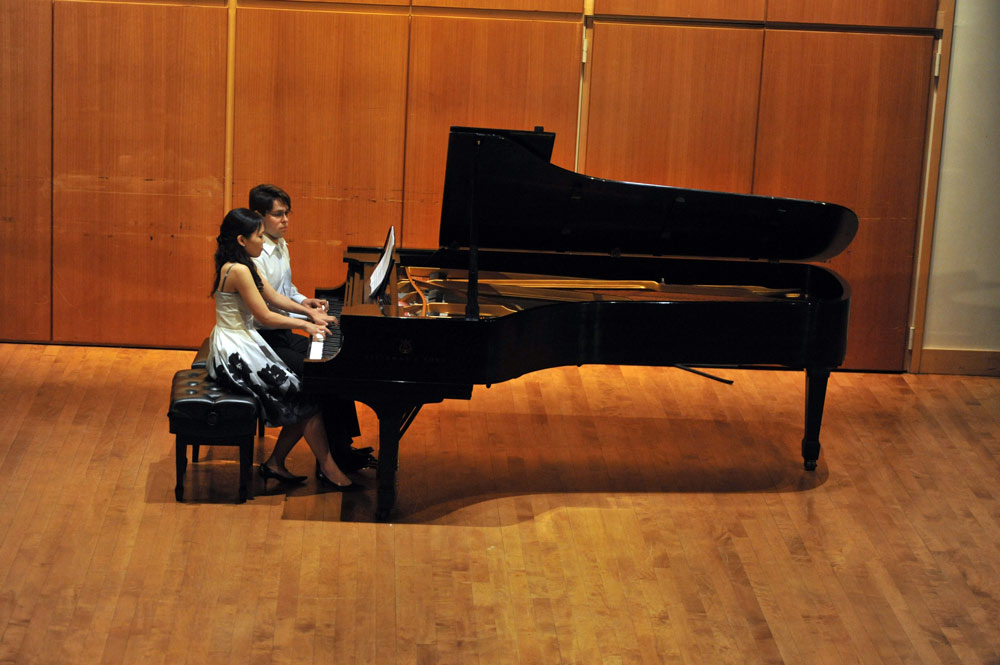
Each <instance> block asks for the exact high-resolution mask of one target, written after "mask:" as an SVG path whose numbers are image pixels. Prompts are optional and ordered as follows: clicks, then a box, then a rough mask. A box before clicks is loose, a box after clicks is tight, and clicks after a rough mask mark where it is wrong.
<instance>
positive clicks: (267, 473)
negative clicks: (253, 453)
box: [257, 464, 306, 483]
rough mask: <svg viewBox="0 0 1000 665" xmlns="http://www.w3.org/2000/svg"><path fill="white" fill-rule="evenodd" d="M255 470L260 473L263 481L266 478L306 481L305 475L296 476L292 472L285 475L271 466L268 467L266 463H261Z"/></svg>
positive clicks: (287, 481)
mask: <svg viewBox="0 0 1000 665" xmlns="http://www.w3.org/2000/svg"><path fill="white" fill-rule="evenodd" d="M257 470H258V473H260V477H261V478H263V479H264V480H265V481H266V480H267V479H268V478H273V479H274V480H277V481H278V482H279V483H304V482H306V476H296V475H294V474H292V475H288V476H286V475H284V474H281V473H278V472H277V471H275V470H274V469H272V468H271V467H269V466H268V465H266V464H261V465H260V466H258V467H257Z"/></svg>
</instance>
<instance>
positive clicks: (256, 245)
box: [240, 224, 264, 259]
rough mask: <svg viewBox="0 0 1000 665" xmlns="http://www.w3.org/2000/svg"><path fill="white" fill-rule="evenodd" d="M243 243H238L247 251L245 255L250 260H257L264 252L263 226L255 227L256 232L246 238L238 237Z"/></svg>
mask: <svg viewBox="0 0 1000 665" xmlns="http://www.w3.org/2000/svg"><path fill="white" fill-rule="evenodd" d="M240 238H242V239H243V241H242V242H241V243H240V244H241V245H243V247H244V248H246V250H247V254H249V255H250V258H253V259H255V258H257V257H258V256H260V253H261V252H262V251H264V226H263V224H262V225H260V226H258V227H257V230H256V231H254V232H253V233H251V234H250V236H249V237H247V236H240Z"/></svg>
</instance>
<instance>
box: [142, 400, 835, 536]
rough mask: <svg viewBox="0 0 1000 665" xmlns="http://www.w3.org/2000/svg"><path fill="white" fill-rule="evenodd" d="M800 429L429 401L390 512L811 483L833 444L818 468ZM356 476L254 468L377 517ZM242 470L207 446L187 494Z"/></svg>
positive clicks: (399, 515) (304, 506)
mask: <svg viewBox="0 0 1000 665" xmlns="http://www.w3.org/2000/svg"><path fill="white" fill-rule="evenodd" d="M371 424H373V423H371ZM374 429H375V428H374V427H372V428H368V429H367V431H371V432H372V434H373V435H374V431H373V430H374ZM269 434H270V433H269ZM832 434H833V431H831V432H830V435H832ZM799 437H801V424H800V423H799V419H798V417H794V418H793V417H791V416H789V417H782V416H776V415H775V414H774V413H762V414H761V415H759V416H757V415H754V416H752V417H747V416H745V415H743V416H741V417H740V418H739V419H738V420H727V419H722V418H719V419H716V418H691V417H676V418H651V417H637V416H631V415H625V414H609V415H592V414H584V413H576V414H567V415H549V414H539V413H524V412H505V411H487V412H481V411H478V410H475V409H464V410H463V409H462V408H460V407H454V406H444V405H429V406H427V407H425V410H424V412H423V413H422V414H421V417H420V418H417V420H416V421H415V422H414V424H413V426H412V427H411V428H410V430H409V431H408V432H407V434H406V436H404V437H403V440H402V441H401V442H400V455H399V471H398V472H397V488H398V493H397V500H396V505H395V510H394V512H393V516H392V518H391V521H392V522H394V523H402V524H407V523H410V524H442V525H449V524H450V525H462V526H507V525H510V524H515V523H519V522H524V521H530V520H533V519H535V518H537V517H539V516H540V515H542V514H544V513H545V512H548V511H550V510H556V509H560V508H568V507H584V506H588V507H595V506H617V507H620V499H621V498H623V497H627V496H630V495H638V494H648V495H659V496H662V497H669V495H671V494H683V493H730V494H731V493H746V492H804V491H809V490H812V489H815V488H817V487H819V486H821V485H822V484H824V483H825V482H826V480H827V478H828V472H827V468H826V465H825V464H824V463H823V456H822V454H821V456H820V465H819V467H818V468H817V469H816V471H813V472H808V471H805V470H804V469H803V468H802V457H801V455H800V450H799ZM270 438H273V437H269V440H268V441H267V443H266V444H265V447H266V448H270V446H272V445H273V441H271V440H270ZM366 443H367V442H366ZM263 454H264V450H263V448H262V449H259V450H258V451H257V455H258V456H262V455H263ZM259 462H260V460H257V459H255V464H256V463H259ZM312 464H313V462H312V457H311V454H310V453H309V451H308V449H307V447H306V446H305V445H304V444H303V445H300V446H296V448H295V449H294V450H293V451H292V454H291V455H290V456H289V468H291V469H293V470H296V471H297V472H300V473H310V472H311V469H312ZM153 466H154V467H155V468H151V474H150V480H151V484H150V485H149V486H148V487H147V500H150V501H171V502H172V501H173V500H174V499H173V484H174V481H175V478H174V468H173V456H172V455H169V456H165V457H164V458H162V459H161V460H158V461H157V462H155V463H154V465H153ZM355 478H356V479H357V481H358V482H360V483H361V484H363V485H364V486H365V487H366V488H367V489H366V490H365V491H363V492H357V493H348V494H341V493H340V492H332V491H330V490H327V489H324V488H322V487H321V486H319V484H318V483H317V482H316V481H315V479H314V478H312V477H311V473H310V478H309V480H308V481H307V482H306V483H305V484H303V485H300V486H297V485H282V484H278V483H275V482H273V481H271V482H270V483H267V484H266V485H265V484H264V483H263V481H262V480H261V478H260V477H259V476H258V475H257V474H256V473H254V476H253V483H254V495H255V499H254V500H252V501H251V502H250V503H251V504H253V503H260V502H264V503H267V504H268V505H271V504H273V503H279V502H282V503H283V504H284V510H283V511H282V512H283V515H282V517H283V519H291V520H308V521H317V520H318V521H332V522H337V521H343V522H371V521H373V520H374V513H375V487H376V479H375V477H374V472H372V471H371V470H366V471H363V472H360V473H359V474H357V475H356V476H355ZM238 480H239V464H238V462H237V460H236V454H235V451H234V449H233V448H230V447H221V448H220V447H211V446H205V447H202V459H201V461H200V462H199V463H197V464H192V465H189V467H188V472H187V474H186V482H185V501H186V502H188V503H193V504H197V503H222V504H228V503H232V502H233V501H234V499H235V495H236V489H237V484H238Z"/></svg>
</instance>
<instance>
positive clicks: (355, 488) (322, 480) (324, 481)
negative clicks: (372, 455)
mask: <svg viewBox="0 0 1000 665" xmlns="http://www.w3.org/2000/svg"><path fill="white" fill-rule="evenodd" d="M316 478H318V479H319V484H320V485H322V486H323V487H329V488H330V489H333V490H336V491H338V492H360V491H361V490H363V489H364V488H365V486H364V485H360V484H358V483H356V482H353V481H352V482H351V483H350V484H349V485H338V484H337V483H335V482H333V481H332V480H330V479H329V478H327V477H326V474H325V473H323V470H322V469H320V468H319V467H318V466H317V467H316Z"/></svg>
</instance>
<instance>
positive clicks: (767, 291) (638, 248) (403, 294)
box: [304, 127, 858, 521]
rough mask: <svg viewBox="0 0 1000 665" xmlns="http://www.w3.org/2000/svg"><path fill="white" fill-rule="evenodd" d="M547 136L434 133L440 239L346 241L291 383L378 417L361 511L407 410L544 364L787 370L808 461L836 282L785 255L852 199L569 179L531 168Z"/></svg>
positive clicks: (840, 225)
mask: <svg viewBox="0 0 1000 665" xmlns="http://www.w3.org/2000/svg"><path fill="white" fill-rule="evenodd" d="M554 140H555V135H554V134H553V133H551V132H545V131H542V130H541V129H536V130H535V131H514V130H495V129H477V128H468V127H453V128H452V130H451V134H450V137H449V143H448V162H447V171H446V176H445V187H444V198H443V203H442V212H441V229H440V247H439V248H438V249H436V250H421V249H393V248H392V246H391V244H390V245H389V246H388V247H383V248H378V247H367V248H366V247H349V248H348V251H347V253H346V254H345V261H346V262H347V263H348V275H347V281H346V283H345V285H344V290H343V306H342V311H341V314H340V333H341V335H340V343H339V344H340V346H339V348H328V349H326V350H324V351H323V352H322V353H318V354H317V355H318V356H320V357H317V358H316V359H313V360H308V361H307V362H306V366H305V371H304V389H305V390H306V391H309V392H312V393H317V394H320V395H339V396H343V397H347V398H350V399H353V400H356V401H359V402H362V403H364V404H367V405H368V406H370V407H371V408H372V409H373V410H374V411H375V413H376V415H377V416H378V421H379V466H378V498H377V508H376V519H378V520H380V521H384V520H386V519H388V518H389V516H390V513H391V510H392V507H393V504H394V501H395V495H396V479H395V476H396V471H397V466H398V450H399V441H400V437H401V436H402V435H403V433H404V432H405V431H406V429H407V427H408V426H409V424H410V423H411V422H412V421H413V418H414V417H415V416H416V414H417V412H418V411H419V409H420V407H421V406H422V405H424V404H429V403H434V402H440V401H442V400H445V399H469V398H470V397H471V395H472V387H473V386H474V385H476V384H485V385H487V386H488V385H490V384H493V383H498V382H501V381H507V380H509V379H513V378H516V377H518V376H521V375H522V374H526V373H528V372H533V371H536V370H540V369H544V368H548V367H558V366H563V365H582V364H585V363H600V364H625V365H657V366H676V367H681V368H682V369H689V370H692V371H696V372H705V373H709V372H710V371H711V368H713V367H754V366H770V367H774V366H780V367H787V368H794V369H804V370H805V378H806V403H805V435H804V437H803V439H802V457H803V459H804V461H805V468H806V469H807V470H813V469H815V468H816V463H817V459H818V458H819V452H820V442H819V431H820V423H821V420H822V416H823V403H824V399H825V396H826V385H827V380H828V378H829V374H830V371H831V369H833V368H835V367H837V366H838V365H840V363H841V362H843V359H844V354H845V351H846V345H847V319H848V310H849V306H850V289H849V287H848V285H847V283H846V282H845V281H844V280H843V279H842V278H841V277H840V276H839V275H837V274H836V273H835V272H833V271H831V270H829V269H827V268H824V267H820V266H816V265H810V264H807V263H802V262H803V261H818V260H822V259H827V258H829V257H832V256H835V255H836V254H838V253H840V252H841V251H842V250H843V249H844V248H845V247H846V246H847V245H848V243H850V241H851V239H852V238H853V237H854V234H855V232H856V230H857V224H858V221H857V217H856V216H855V215H854V213H852V212H851V211H850V210H848V209H846V208H843V207H841V206H837V205H832V204H828V203H819V202H814V201H802V200H794V199H782V198H773V197H764V196H751V195H741V194H728V193H719V192H709V191H699V190H689V189H678V188H673V187H662V186H656V185H644V184H635V183H628V182H617V181H613V180H604V179H600V178H593V177H588V176H584V175H580V174H577V173H574V172H572V171H567V170H565V169H562V168H559V167H557V166H554V165H552V164H551V163H550V162H549V160H550V157H551V152H552V146H553V142H554ZM383 254H385V257H384V259H383ZM378 266H380V267H378ZM377 267H378V270H377V272H378V273H379V274H380V275H382V274H384V277H383V278H381V279H375V280H373V279H372V273H373V271H376V268H377ZM695 367H697V368H700V369H693V368H695ZM708 375H709V376H711V375H710V374H708Z"/></svg>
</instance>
